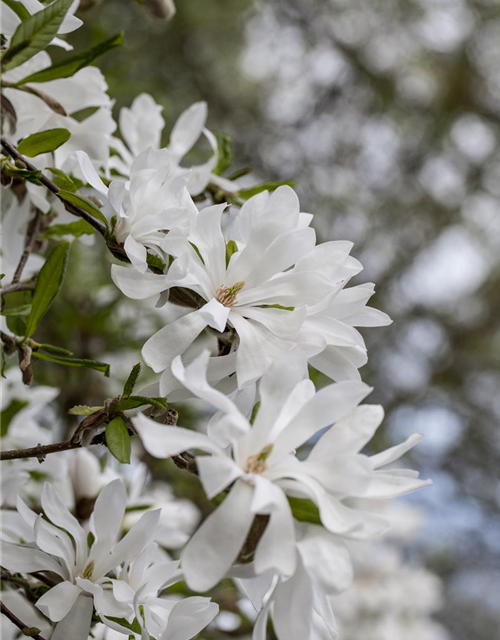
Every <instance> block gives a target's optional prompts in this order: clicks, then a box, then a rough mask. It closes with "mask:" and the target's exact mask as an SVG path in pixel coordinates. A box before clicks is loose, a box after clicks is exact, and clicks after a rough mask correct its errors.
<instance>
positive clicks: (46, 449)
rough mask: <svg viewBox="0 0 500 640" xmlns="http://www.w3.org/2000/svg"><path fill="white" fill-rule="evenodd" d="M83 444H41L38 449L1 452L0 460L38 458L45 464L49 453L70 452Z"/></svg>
mask: <svg viewBox="0 0 500 640" xmlns="http://www.w3.org/2000/svg"><path fill="white" fill-rule="evenodd" d="M82 446H83V445H82V443H81V442H72V441H71V440H66V441H65V442H55V443H54V444H39V445H37V446H36V447H30V448H28V449H10V450H9V451H0V460H19V459H21V458H38V459H39V460H40V462H43V459H44V458H45V456H46V455H47V454H49V453H59V452H61V451H69V450H70V449H80V448H81V447H82Z"/></svg>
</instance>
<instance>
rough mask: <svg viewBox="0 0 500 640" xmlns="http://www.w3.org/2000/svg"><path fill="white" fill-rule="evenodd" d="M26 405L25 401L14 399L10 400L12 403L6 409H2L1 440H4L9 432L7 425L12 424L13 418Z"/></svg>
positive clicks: (0, 418) (0, 420)
mask: <svg viewBox="0 0 500 640" xmlns="http://www.w3.org/2000/svg"><path fill="white" fill-rule="evenodd" d="M28 404H29V402H27V401H26V400H17V399H16V398H14V400H12V402H11V403H10V404H9V405H8V406H7V407H5V409H2V413H1V414H0V425H1V426H0V435H1V437H2V438H4V437H5V436H6V435H7V433H8V432H9V425H10V423H11V422H12V419H13V418H14V416H15V415H16V414H18V413H19V412H20V411H21V409H24V407H27V406H28Z"/></svg>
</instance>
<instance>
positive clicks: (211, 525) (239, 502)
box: [181, 480, 254, 591]
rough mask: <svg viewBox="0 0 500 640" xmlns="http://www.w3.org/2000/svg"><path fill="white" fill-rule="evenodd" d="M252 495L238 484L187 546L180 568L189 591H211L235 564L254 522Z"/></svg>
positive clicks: (246, 487)
mask: <svg viewBox="0 0 500 640" xmlns="http://www.w3.org/2000/svg"><path fill="white" fill-rule="evenodd" d="M252 495H253V488H252V487H251V486H250V485H249V484H247V483H246V482H243V481H241V480H238V481H237V482H236V484H235V485H234V486H233V488H232V489H231V491H230V492H229V495H228V496H227V497H226V498H225V500H224V502H223V503H222V504H221V505H220V506H219V507H218V508H217V509H216V510H215V511H214V512H213V513H211V514H210V515H209V516H208V518H207V519H206V520H205V521H204V522H203V523H202V525H201V526H200V528H199V529H198V530H197V531H196V533H195V534H194V535H193V537H192V538H191V540H190V541H189V542H188V543H187V545H186V547H185V549H184V551H183V553H182V555H181V566H182V568H183V571H184V575H185V576H186V582H187V584H188V586H189V587H190V588H191V589H194V590H196V591H206V590H207V589H210V588H212V587H213V586H215V585H216V584H217V583H218V582H219V580H221V579H222V578H223V577H224V575H225V574H226V573H227V571H228V570H229V568H230V567H231V565H232V563H233V562H234V561H235V560H236V558H237V556H238V553H239V552H240V550H241V547H242V545H243V543H244V542H245V539H246V537H247V535H248V532H249V531H250V527H251V526H252V522H253V518H254V516H253V513H252V512H251V510H250V503H251V501H252Z"/></svg>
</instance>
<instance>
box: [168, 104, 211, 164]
mask: <svg viewBox="0 0 500 640" xmlns="http://www.w3.org/2000/svg"><path fill="white" fill-rule="evenodd" d="M206 119H207V103H206V102H195V104H192V105H191V106H190V107H189V109H186V111H184V112H183V113H181V115H180V116H179V118H178V120H177V122H176V123H175V125H174V128H173V129H172V133H171V134H170V144H169V145H168V149H169V151H170V153H171V154H172V156H173V157H174V158H175V159H176V160H177V161H178V160H181V159H182V158H183V157H184V156H185V155H186V153H187V152H188V151H189V150H190V149H191V148H192V147H193V145H194V143H195V142H196V141H197V140H198V138H199V137H200V135H201V132H202V129H203V127H204V126H205V121H206Z"/></svg>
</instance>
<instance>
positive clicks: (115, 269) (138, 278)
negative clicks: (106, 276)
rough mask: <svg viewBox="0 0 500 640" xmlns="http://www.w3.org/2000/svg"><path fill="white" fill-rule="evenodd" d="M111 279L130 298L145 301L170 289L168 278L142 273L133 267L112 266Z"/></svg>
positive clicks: (161, 275)
mask: <svg viewBox="0 0 500 640" xmlns="http://www.w3.org/2000/svg"><path fill="white" fill-rule="evenodd" d="M111 279H112V280H113V282H114V283H115V284H116V286H117V287H118V289H120V291H121V292H122V293H124V294H125V295H126V296H127V297H128V298H132V299H133V300H145V299H146V298H150V297H151V296H155V295H158V294H159V293H162V292H163V291H165V290H166V289H167V288H168V284H167V276H166V275H163V274H157V273H149V272H147V273H141V272H140V271H137V270H136V269H132V268H131V267H121V266H119V265H117V264H112V265H111Z"/></svg>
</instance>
